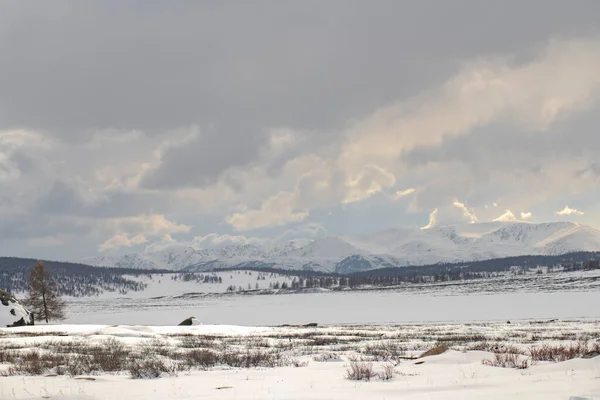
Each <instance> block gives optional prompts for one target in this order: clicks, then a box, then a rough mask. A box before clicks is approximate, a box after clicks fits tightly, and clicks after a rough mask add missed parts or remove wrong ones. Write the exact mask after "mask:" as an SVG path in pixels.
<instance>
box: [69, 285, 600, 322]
mask: <svg viewBox="0 0 600 400" xmlns="http://www.w3.org/2000/svg"><path fill="white" fill-rule="evenodd" d="M598 304H600V291H597V290H595V291H581V292H578V291H560V292H542V293H532V292H513V293H496V294H489V293H482V294H477V293H468V294H458V295H456V294H455V295H447V296H445V295H439V294H438V295H432V294H431V293H424V294H417V293H401V292H394V291H372V292H345V293H341V292H334V293H311V294H281V295H231V296H217V297H203V298H162V299H144V298H135V299H131V298H115V299H93V298H86V299H76V300H73V301H71V302H70V303H69V308H68V318H67V320H66V321H64V322H65V323H74V324H142V325H174V324H177V323H179V322H180V321H182V320H183V319H185V318H187V317H189V316H194V317H196V318H197V319H198V320H199V321H201V322H202V323H203V324H235V325H278V324H304V323H309V322H317V323H319V324H367V323H372V324H393V323H417V322H431V323H433V322H469V321H473V322H475V321H502V320H517V319H539V318H561V319H565V318H600V308H599V307H598Z"/></svg>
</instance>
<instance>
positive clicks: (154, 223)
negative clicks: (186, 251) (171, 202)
mask: <svg viewBox="0 0 600 400" xmlns="http://www.w3.org/2000/svg"><path fill="white" fill-rule="evenodd" d="M105 225H106V229H108V230H112V231H116V232H117V233H116V234H115V235H114V236H112V237H111V238H110V239H108V240H106V241H105V242H104V243H102V244H101V245H100V246H99V247H98V249H99V250H100V251H105V250H108V249H117V248H120V247H131V246H134V245H137V244H141V243H146V242H147V241H148V239H147V237H155V238H163V240H166V241H167V242H168V241H172V240H173V239H172V238H171V234H173V233H187V232H189V231H190V229H191V226H189V225H184V224H177V223H175V222H171V221H169V220H168V219H167V218H166V217H165V216H164V215H161V214H143V215H140V216H136V217H125V218H114V219H110V220H108V221H106V222H105Z"/></svg>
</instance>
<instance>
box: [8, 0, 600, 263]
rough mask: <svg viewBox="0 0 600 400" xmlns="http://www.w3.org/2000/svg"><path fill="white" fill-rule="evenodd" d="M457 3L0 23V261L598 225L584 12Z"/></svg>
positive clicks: (75, 16)
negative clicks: (562, 223)
mask: <svg viewBox="0 0 600 400" xmlns="http://www.w3.org/2000/svg"><path fill="white" fill-rule="evenodd" d="M461 3H462V1H461ZM462 5H463V6H464V7H458V6H457V5H456V4H454V5H450V4H445V3H439V2H436V3H435V4H434V3H430V2H427V1H425V2H418V4H417V3H414V4H410V5H406V4H403V5H401V4H399V3H397V2H389V3H385V4H384V3H382V4H381V5H380V7H373V6H372V5H369V4H367V3H366V2H358V1H356V2H354V1H350V2H337V1H332V2H327V3H326V4H321V3H320V5H319V11H317V12H315V9H314V7H312V6H311V4H310V2H308V3H297V4H283V3H281V4H273V3H265V4H264V7H258V6H257V5H256V4H253V5H252V6H250V5H244V4H227V3H218V4H212V5H207V4H200V3H198V4H195V3H193V4H192V3H189V4H182V5H180V6H178V7H169V9H166V8H165V7H166V6H164V5H160V4H149V3H147V2H141V1H139V2H137V1H134V2H132V3H131V4H130V6H128V7H125V6H124V5H123V4H122V3H121V2H116V1H114V2H113V1H107V2H98V3H95V4H93V5H88V6H89V8H88V6H84V5H82V4H81V3H79V2H71V1H58V2H53V4H52V5H44V4H41V5H40V4H36V5H35V6H33V5H28V4H25V3H23V2H18V3H11V4H9V5H5V6H3V10H2V12H0V62H2V65H3V74H1V76H0V87H2V91H0V184H1V185H2V188H3V190H2V191H1V193H0V218H2V220H3V224H2V226H0V252H1V254H3V255H22V256H32V257H52V258H54V259H78V258H79V257H82V256H84V255H90V254H93V253H95V252H104V253H112V252H126V251H138V250H143V249H144V248H146V247H150V248H157V247H160V246H165V245H169V244H172V243H176V242H181V243H188V244H192V245H194V246H198V247H203V246H214V245H220V244H224V243H255V242H260V241H265V240H273V239H274V238H279V239H290V238H299V237H319V236H323V235H326V234H337V233H346V232H348V233H365V232H369V231H374V230H377V229H384V228H390V227H401V226H410V227H423V228H431V227H433V226H435V225H439V224H447V223H476V222H485V221H494V220H496V221H504V222H506V221H525V220H527V221H546V220H553V219H563V220H564V219H578V221H581V222H585V223H589V224H591V225H594V226H600V205H599V204H598V201H597V199H598V198H599V197H598V195H599V193H598V187H600V186H599V185H598V183H599V179H600V172H599V171H600V168H598V162H597V161H596V160H598V157H599V156H600V141H598V140H597V138H596V136H597V132H598V128H599V127H600V117H599V116H598V115H599V114H598V107H599V100H600V97H599V96H600V75H599V74H598V73H597V71H599V70H600V36H599V35H600V31H599V30H598V27H597V20H596V18H595V17H594V16H596V15H598V14H599V13H600V5H598V4H596V3H595V2H590V3H587V4H586V5H585V6H580V7H574V6H572V5H569V4H567V3H565V2H559V1H556V2H555V1H539V2H537V1H532V2H527V4H522V3H518V2H510V1H509V2H503V3H502V4H500V3H498V4H494V5H489V4H487V5H485V6H484V5H482V4H481V3H480V2H475V1H467V0H465V1H464V4H462ZM258 9H260V10H261V12H260V13H259V12H257V10H258ZM516 9H518V12H516V11H515V10H516ZM541 9H543V10H544V15H545V18H544V19H543V20H541V19H540V18H538V16H539V12H540V10H541ZM459 10H462V11H459ZM465 10H466V11H465ZM466 21H468V22H469V23H466ZM457 25H460V26H463V27H464V29H461V30H456V29H450V28H451V27H454V26H457ZM107 26H110V27H111V28H110V29H106V27H107ZM506 26H511V29H510V30H507V29H506ZM25 27H27V28H25ZM565 204H576V205H577V208H578V209H579V208H581V209H584V210H585V214H584V213H583V212H582V211H578V210H576V209H573V208H570V207H568V206H564V205H565ZM563 207H564V208H563ZM556 210H559V211H556Z"/></svg>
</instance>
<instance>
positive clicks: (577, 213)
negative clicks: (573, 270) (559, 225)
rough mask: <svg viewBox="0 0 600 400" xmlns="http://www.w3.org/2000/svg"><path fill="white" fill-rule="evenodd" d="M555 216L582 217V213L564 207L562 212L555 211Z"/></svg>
mask: <svg viewBox="0 0 600 400" xmlns="http://www.w3.org/2000/svg"><path fill="white" fill-rule="evenodd" d="M556 214H558V215H562V216H565V215H583V211H579V210H576V209H574V208H571V207H569V206H565V208H563V209H562V210H560V211H557V212H556Z"/></svg>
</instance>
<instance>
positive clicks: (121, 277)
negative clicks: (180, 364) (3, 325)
mask: <svg viewBox="0 0 600 400" xmlns="http://www.w3.org/2000/svg"><path fill="white" fill-rule="evenodd" d="M37 261H38V260H37V259H31V258H17V257H0V289H2V290H5V291H7V292H9V293H13V294H14V293H20V292H24V291H25V290H26V289H27V284H28V280H29V271H30V269H31V267H32V266H34V265H35V263H36V262H37ZM42 261H44V264H45V266H46V268H48V271H49V272H50V273H51V275H52V277H53V278H54V280H55V281H56V283H57V285H58V288H59V292H60V293H61V294H63V295H68V296H76V297H78V296H92V295H96V294H99V293H101V292H102V291H113V292H118V291H121V292H124V291H136V290H143V289H144V286H145V285H144V284H142V283H140V282H138V281H135V280H132V279H130V278H128V277H127V276H126V275H129V276H131V275H133V276H135V275H144V274H148V271H144V270H139V269H127V268H97V267H92V266H90V265H85V264H77V263H70V262H60V261H45V260H42ZM153 272H154V273H160V272H165V271H160V270H156V271H153Z"/></svg>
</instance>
